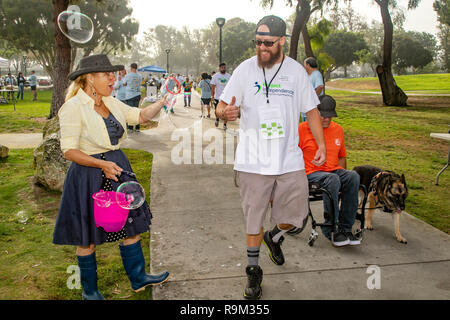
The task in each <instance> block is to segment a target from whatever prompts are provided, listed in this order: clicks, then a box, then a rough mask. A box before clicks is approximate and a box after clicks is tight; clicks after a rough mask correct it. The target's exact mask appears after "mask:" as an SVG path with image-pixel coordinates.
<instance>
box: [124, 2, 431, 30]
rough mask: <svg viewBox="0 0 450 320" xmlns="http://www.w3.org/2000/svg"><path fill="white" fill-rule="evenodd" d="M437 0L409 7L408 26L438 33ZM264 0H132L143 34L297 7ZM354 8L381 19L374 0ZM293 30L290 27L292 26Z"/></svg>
mask: <svg viewBox="0 0 450 320" xmlns="http://www.w3.org/2000/svg"><path fill="white" fill-rule="evenodd" d="M397 2H398V3H399V5H400V6H401V7H403V8H405V9H406V8H407V3H408V0H397ZM433 2H434V1H433V0H422V1H421V4H420V6H419V7H418V8H417V9H415V10H407V11H406V22H405V25H404V27H405V29H406V30H415V31H420V32H423V31H425V32H429V33H431V34H434V35H436V33H437V15H436V12H435V11H434V10H433ZM259 3H260V0H190V1H186V0H168V1H164V0H130V6H131V7H132V8H133V14H132V16H133V17H134V18H136V19H137V20H138V21H139V24H140V26H139V35H142V33H143V32H144V31H146V30H147V29H148V28H150V27H155V26H157V25H158V24H163V25H169V26H173V27H175V28H177V29H181V28H182V27H183V26H188V27H189V28H190V29H200V28H204V27H206V26H207V25H208V24H209V23H210V22H212V21H215V19H216V18H217V17H224V18H225V19H227V20H228V19H231V18H235V17H240V18H242V19H244V20H245V21H248V22H254V23H257V22H258V21H259V20H260V19H261V18H262V17H263V16H265V15H268V14H275V15H277V16H280V17H281V18H284V19H285V18H287V17H289V16H290V15H291V14H292V12H293V10H294V9H293V8H290V7H288V6H287V5H285V3H286V2H285V0H275V5H274V7H273V8H272V9H267V10H264V9H262V8H261V6H260V5H259ZM352 3H353V8H354V9H355V10H356V11H357V12H359V13H360V14H361V15H362V16H365V17H366V19H367V21H368V22H370V21H372V20H374V19H375V20H378V21H381V14H380V10H379V7H378V5H376V4H375V1H374V0H353V1H352ZM288 33H290V30H288Z"/></svg>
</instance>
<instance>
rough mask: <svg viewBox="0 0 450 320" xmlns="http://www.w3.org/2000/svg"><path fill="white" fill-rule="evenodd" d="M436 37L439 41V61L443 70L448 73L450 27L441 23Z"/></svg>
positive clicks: (449, 69)
mask: <svg viewBox="0 0 450 320" xmlns="http://www.w3.org/2000/svg"><path fill="white" fill-rule="evenodd" d="M438 37H439V39H440V42H441V44H440V49H441V50H440V60H441V62H442V65H443V68H444V69H445V70H446V71H447V72H450V40H449V39H450V27H449V26H448V25H446V24H443V23H441V24H440V25H439V33H438Z"/></svg>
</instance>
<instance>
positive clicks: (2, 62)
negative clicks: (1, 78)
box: [0, 57, 9, 69]
mask: <svg viewBox="0 0 450 320" xmlns="http://www.w3.org/2000/svg"><path fill="white" fill-rule="evenodd" d="M0 68H2V69H3V68H9V60H8V59H4V58H2V57H0Z"/></svg>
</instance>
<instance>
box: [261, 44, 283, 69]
mask: <svg viewBox="0 0 450 320" xmlns="http://www.w3.org/2000/svg"><path fill="white" fill-rule="evenodd" d="M261 52H262V50H261V48H258V49H257V56H258V65H259V66H260V67H261V68H268V69H270V68H272V67H273V65H274V64H275V63H276V62H277V60H278V59H280V57H281V46H280V45H279V44H277V51H276V52H275V53H272V52H271V51H268V50H267V52H268V53H269V54H270V58H269V60H268V61H262V58H261Z"/></svg>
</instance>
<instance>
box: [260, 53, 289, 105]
mask: <svg viewBox="0 0 450 320" xmlns="http://www.w3.org/2000/svg"><path fill="white" fill-rule="evenodd" d="M283 62H284V54H283V60H281V64H280V66H279V67H278V70H277V72H275V75H274V76H273V78H272V80H270V82H269V85H267V80H266V71H265V70H264V68H263V74H264V83H265V85H266V98H267V104H269V88H270V85H271V84H272V81H273V79H275V77H276V76H277V74H278V71H280V69H281V67H282V66H283Z"/></svg>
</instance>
